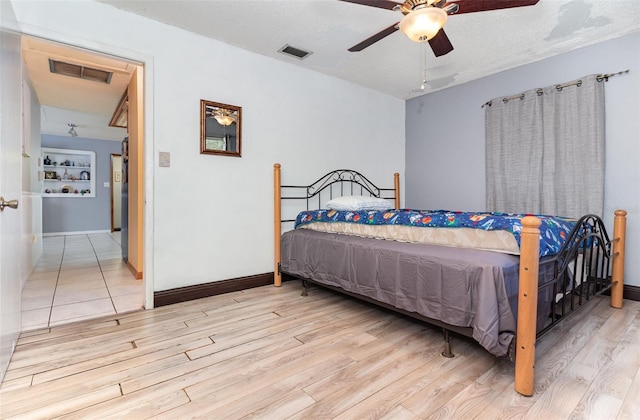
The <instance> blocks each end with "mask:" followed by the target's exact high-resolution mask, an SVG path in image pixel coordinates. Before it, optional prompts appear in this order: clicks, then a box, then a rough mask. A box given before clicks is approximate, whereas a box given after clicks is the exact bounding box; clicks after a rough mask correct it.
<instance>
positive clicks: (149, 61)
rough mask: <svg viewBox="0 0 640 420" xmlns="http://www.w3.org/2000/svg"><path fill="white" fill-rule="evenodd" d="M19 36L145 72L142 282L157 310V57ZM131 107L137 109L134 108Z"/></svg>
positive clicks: (66, 39)
mask: <svg viewBox="0 0 640 420" xmlns="http://www.w3.org/2000/svg"><path fill="white" fill-rule="evenodd" d="M16 33H17V34H19V35H25V36H31V37H37V38H41V39H43V40H46V41H50V42H55V43H59V44H63V45H65V46H67V47H72V48H79V49H83V50H86V51H88V52H90V53H95V54H97V55H104V54H106V55H109V56H111V57H112V58H115V59H121V60H123V61H127V62H132V63H135V64H137V65H139V66H140V67H141V68H142V71H143V106H144V110H143V111H144V113H143V117H144V131H143V133H144V141H145V145H144V147H143V165H144V168H143V177H144V179H143V194H144V197H143V203H141V205H142V206H143V219H144V220H143V221H142V223H143V234H142V241H143V243H142V247H143V252H142V253H143V264H142V265H143V268H142V270H143V273H144V278H143V279H142V281H143V284H144V291H145V297H144V307H145V309H151V308H153V307H154V287H153V284H154V280H153V279H154V270H153V267H154V263H153V262H154V259H153V249H154V236H153V223H154V220H153V206H154V196H153V191H154V188H153V185H154V167H153V153H154V150H155V145H154V139H155V137H154V124H153V115H154V108H153V104H154V97H153V96H154V95H153V92H154V90H153V86H154V74H155V72H154V56H153V55H149V54H147V53H144V52H141V51H134V50H131V49H128V48H126V49H125V48H123V47H120V46H116V45H111V44H107V43H105V42H102V41H101V42H97V41H92V40H87V39H85V38H78V37H75V36H72V35H69V34H65V33H59V32H57V33H52V32H51V31H49V30H46V29H43V28H39V27H38V28H36V27H29V30H28V31H24V30H20V31H16ZM130 106H135V105H132V104H130Z"/></svg>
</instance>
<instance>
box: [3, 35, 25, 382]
mask: <svg viewBox="0 0 640 420" xmlns="http://www.w3.org/2000/svg"><path fill="white" fill-rule="evenodd" d="M0 43H1V46H0V86H2V89H0V196H2V197H3V198H4V200H6V201H10V200H19V199H20V192H21V191H22V128H21V127H22V88H21V85H22V57H21V52H20V36H19V35H16V34H13V33H9V32H5V31H1V30H0ZM20 213H21V212H20V210H19V209H13V208H10V207H4V210H3V211H0V380H1V379H2V378H3V377H4V374H5V372H6V370H7V365H8V364H9V360H10V359H11V355H12V354H13V349H14V347H15V343H16V340H17V339H18V335H19V334H20V294H21V290H20V289H21V287H20V283H21V282H20V249H21V247H20V243H21V242H20V232H21V230H22V217H21V216H20Z"/></svg>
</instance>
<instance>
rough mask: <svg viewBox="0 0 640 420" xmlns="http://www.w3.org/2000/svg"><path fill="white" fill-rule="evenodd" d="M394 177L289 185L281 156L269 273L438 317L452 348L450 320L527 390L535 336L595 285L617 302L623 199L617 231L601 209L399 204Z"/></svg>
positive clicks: (344, 175) (346, 173)
mask: <svg viewBox="0 0 640 420" xmlns="http://www.w3.org/2000/svg"><path fill="white" fill-rule="evenodd" d="M399 185H400V182H399V175H398V174H394V187H393V188H379V187H377V186H376V185H374V184H373V183H372V182H370V181H369V180H368V179H367V178H366V177H364V176H363V175H362V174H360V173H358V172H357V171H352V170H337V171H332V172H330V173H328V174H326V175H324V176H323V177H321V178H319V179H318V180H317V181H316V182H314V183H312V184H309V185H282V183H281V167H280V165H279V164H275V165H274V216H275V217H274V248H275V253H274V284H275V285H276V286H279V285H280V284H281V282H282V276H288V277H293V278H299V279H301V280H302V281H303V295H304V294H305V292H306V287H307V284H308V283H309V282H312V283H315V284H319V285H321V286H323V287H327V288H330V289H333V290H336V291H339V292H341V293H345V294H348V295H351V296H355V297H357V298H359V299H363V300H366V301H369V302H372V303H375V304H377V305H380V306H383V307H385V308H388V309H392V310H394V311H397V312H399V313H402V314H405V315H409V316H411V317H414V318H417V319H419V320H422V321H425V322H428V323H431V324H434V325H436V326H439V327H442V328H443V331H444V338H445V342H444V352H443V355H444V356H447V357H452V356H453V353H452V351H451V344H450V333H451V332H454V333H458V334H462V335H465V336H469V337H472V338H473V339H474V340H476V341H477V342H478V343H479V344H480V345H481V346H483V347H484V348H485V349H487V351H489V352H490V353H492V354H494V355H496V356H505V355H506V356H510V357H512V358H513V359H514V360H515V388H516V391H518V392H519V393H521V394H523V395H532V394H533V381H534V375H533V365H534V360H535V341H536V339H539V338H540V337H542V335H544V334H545V333H546V332H547V331H549V330H550V329H551V328H553V326H555V325H557V324H558V323H559V322H560V321H561V320H563V319H565V318H566V317H567V316H568V315H570V314H572V313H574V312H575V311H576V310H577V309H579V308H582V307H583V306H585V305H586V304H587V303H588V302H589V301H591V300H592V299H593V297H594V296H597V295H600V294H602V293H605V292H610V293H611V305H612V306H614V307H621V306H622V287H623V282H622V278H623V270H624V230H625V222H626V219H625V217H626V212H625V211H624V210H618V211H616V212H615V220H614V236H613V238H614V239H613V241H612V240H610V239H609V236H608V233H607V231H606V229H605V227H604V223H603V222H602V220H601V219H600V218H599V217H597V216H594V215H586V216H584V217H582V218H580V219H577V220H573V219H567V218H561V217H554V216H529V215H509V214H504V213H489V212H481V213H468V212H456V211H446V210H435V211H426V210H414V209H400V191H399ZM329 207H330V208H329ZM283 212H284V213H286V214H285V216H284V217H283ZM287 225H289V226H287ZM283 226H285V228H283ZM286 228H289V229H286ZM283 230H286V231H285V232H284V234H283V233H282V232H283Z"/></svg>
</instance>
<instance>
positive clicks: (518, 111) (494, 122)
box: [485, 75, 605, 217]
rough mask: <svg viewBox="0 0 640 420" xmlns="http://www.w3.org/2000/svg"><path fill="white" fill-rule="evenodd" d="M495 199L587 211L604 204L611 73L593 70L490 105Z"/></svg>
mask: <svg viewBox="0 0 640 420" xmlns="http://www.w3.org/2000/svg"><path fill="white" fill-rule="evenodd" d="M485 135H486V176H487V179H486V182H487V207H488V210H490V211H503V212H508V213H533V214H550V215H558V216H568V217H580V216H582V215H584V214H597V215H602V212H603V207H604V162H605V109H604V81H603V80H602V78H601V77H599V76H596V75H593V76H585V77H583V78H582V79H580V80H576V81H573V82H569V83H564V84H562V85H555V86H550V87H547V88H544V89H534V90H530V91H527V92H524V93H522V94H520V95H516V96H512V97H508V98H495V99H492V100H491V101H490V102H488V103H487V104H486V106H485Z"/></svg>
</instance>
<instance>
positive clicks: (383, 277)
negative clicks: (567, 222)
mask: <svg viewBox="0 0 640 420" xmlns="http://www.w3.org/2000/svg"><path fill="white" fill-rule="evenodd" d="M281 255H282V266H281V267H282V272H283V273H286V274H290V275H293V276H296V277H300V278H306V279H311V280H313V281H315V282H317V283H320V284H326V285H329V286H333V287H337V288H340V289H342V290H345V291H348V292H350V293H354V294H356V295H361V296H366V297H368V298H371V299H373V300H375V301H378V302H383V303H385V304H388V305H391V306H393V307H395V308H399V309H402V310H404V311H408V312H412V313H417V314H420V315H422V316H423V317H427V318H432V319H436V320H439V321H442V322H444V323H447V324H450V325H453V326H457V327H470V328H472V329H473V334H472V336H473V338H474V339H475V340H476V341H477V342H478V343H480V345H482V346H483V347H484V348H485V349H487V350H488V351H489V352H490V353H492V354H494V355H496V356H503V355H505V354H507V351H508V349H509V345H510V344H511V341H512V340H513V338H514V336H515V331H516V318H515V316H514V314H516V313H517V293H518V270H519V257H518V256H514V255H508V254H503V253H497V252H491V251H480V250H474V249H464V248H455V247H445V246H437V245H426V244H412V243H405V242H397V241H389V240H379V239H370V238H362V237H357V236H348V235H341V234H333V233H323V232H315V231H311V230H307V229H297V230H293V231H289V232H286V233H285V234H283V235H282V243H281ZM539 302H540V303H541V306H543V307H546V306H548V302H546V299H540V300H539ZM543 312H544V311H543ZM547 315H548V312H547V313H540V315H539V317H538V324H541V323H542V324H543V323H544V318H545V317H547ZM538 328H540V325H539V327H538Z"/></svg>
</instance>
